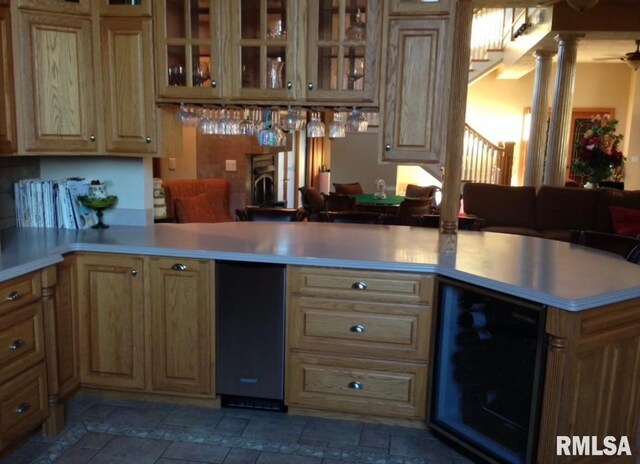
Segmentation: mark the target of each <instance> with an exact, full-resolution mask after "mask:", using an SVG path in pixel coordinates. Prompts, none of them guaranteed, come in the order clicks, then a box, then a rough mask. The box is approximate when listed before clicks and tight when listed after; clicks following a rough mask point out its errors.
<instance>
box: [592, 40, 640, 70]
mask: <svg viewBox="0 0 640 464" xmlns="http://www.w3.org/2000/svg"><path fill="white" fill-rule="evenodd" d="M613 60H615V61H617V60H622V61H624V62H625V63H627V65H628V66H629V67H630V68H631V69H633V70H634V71H637V70H638V69H639V68H640V40H636V49H635V51H633V52H629V53H625V55H624V56H612V57H609V58H595V59H594V61H613Z"/></svg>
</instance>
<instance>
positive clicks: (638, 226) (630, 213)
mask: <svg viewBox="0 0 640 464" xmlns="http://www.w3.org/2000/svg"><path fill="white" fill-rule="evenodd" d="M609 213H610V214H611V222H612V223H613V230H614V232H615V233H616V234H619V235H627V236H629V237H637V236H638V234H640V210H638V209H633V208H624V207H622V206H609Z"/></svg>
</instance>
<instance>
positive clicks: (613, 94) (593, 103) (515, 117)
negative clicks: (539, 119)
mask: <svg viewBox="0 0 640 464" xmlns="http://www.w3.org/2000/svg"><path fill="white" fill-rule="evenodd" d="M555 72H556V68H555V64H554V66H553V69H552V71H551V83H550V86H549V87H550V96H551V97H550V98H551V99H553V91H554V89H555ZM632 73H633V71H632V70H631V69H630V68H629V67H628V66H626V65H625V64H624V63H619V64H618V63H606V64H589V63H579V64H578V65H577V68H576V84H575V90H574V100H573V107H574V108H615V117H616V119H618V121H620V123H619V124H618V131H619V132H623V131H624V130H625V126H626V124H627V119H628V116H627V114H628V110H629V103H628V102H629V89H630V87H631V78H632ZM532 95H533V72H531V73H529V74H527V75H526V76H524V77H522V78H521V79H518V80H499V79H496V73H495V72H494V73H491V74H489V75H488V76H486V77H485V78H483V79H481V80H480V81H479V82H477V83H475V84H473V85H471V86H470V87H469V94H468V99H467V115H466V120H467V123H468V124H469V125H470V126H471V127H473V128H474V129H475V130H477V131H478V132H480V133H481V134H482V135H484V136H485V137H487V138H488V139H489V140H491V141H492V142H494V143H497V142H499V141H512V142H516V147H515V158H516V159H515V161H514V170H513V171H514V180H513V181H512V183H513V184H520V183H521V179H517V178H516V175H517V174H518V173H519V172H520V171H521V169H520V167H521V163H522V161H523V158H522V154H521V153H520V145H521V143H520V142H521V141H522V138H523V137H522V135H523V134H522V129H523V115H524V111H525V108H528V107H529V108H530V107H531V97H532ZM550 104H551V102H550ZM624 153H625V154H626V147H625V151H624ZM631 175H633V176H635V174H631ZM629 180H630V181H631V179H629Z"/></svg>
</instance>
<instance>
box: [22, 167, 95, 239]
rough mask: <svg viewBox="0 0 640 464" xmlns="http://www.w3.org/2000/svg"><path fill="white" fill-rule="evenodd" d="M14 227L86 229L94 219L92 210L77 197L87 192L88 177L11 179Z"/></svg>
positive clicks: (92, 223) (93, 222)
mask: <svg viewBox="0 0 640 464" xmlns="http://www.w3.org/2000/svg"><path fill="white" fill-rule="evenodd" d="M13 187H14V194H15V202H16V226H17V227H56V228H60V229H86V228H88V227H90V226H92V225H94V224H95V223H96V219H95V217H94V214H93V213H92V212H91V211H90V210H89V209H88V208H86V207H85V206H84V205H83V204H82V203H81V202H80V201H79V200H78V197H79V196H82V195H87V193H88V192H89V181H87V180H85V179H83V178H70V179H66V180H43V179H23V180H20V181H18V182H16V183H14V186H13Z"/></svg>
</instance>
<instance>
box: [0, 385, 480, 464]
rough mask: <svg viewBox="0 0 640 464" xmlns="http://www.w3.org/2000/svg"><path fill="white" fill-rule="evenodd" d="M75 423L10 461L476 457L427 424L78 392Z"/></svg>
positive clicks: (453, 460) (333, 463) (336, 463)
mask: <svg viewBox="0 0 640 464" xmlns="http://www.w3.org/2000/svg"><path fill="white" fill-rule="evenodd" d="M67 424H68V425H67V427H66V429H65V430H64V431H63V433H61V434H60V435H59V436H57V437H45V436H43V435H42V433H41V432H38V433H36V434H34V435H33V436H31V437H30V438H29V439H28V440H27V441H26V442H24V444H23V445H22V446H20V447H19V448H18V449H16V450H15V451H13V452H12V453H11V454H9V455H8V456H6V457H5V458H4V459H2V460H1V461H0V462H1V463H2V464H27V463H38V464H46V463H57V464H85V463H91V464H103V463H105V464H106V463H109V464H115V463H117V464H128V463H131V464H147V463H149V464H196V463H222V464H347V463H367V464H427V463H429V464H431V463H434V464H468V463H471V461H470V460H468V459H467V458H465V457H463V456H462V455H460V454H459V453H458V452H456V451H454V450H453V449H451V448H450V447H448V446H447V445H446V444H444V443H443V442H441V441H440V440H438V439H436V438H435V437H434V436H433V435H431V433H429V432H428V431H426V430H418V429H412V428H406V427H391V426H387V425H377V424H370V423H364V422H355V421H346V420H329V419H319V418H312V417H305V416H295V415H288V414H282V413H275V412H266V411H250V410H242V409H229V408H224V409H207V408H197V407H192V406H178V405H170V404H162V403H147V402H139V401H128V400H117V399H105V398H96V397H91V396H76V397H75V398H74V399H73V400H71V401H70V402H69V407H68V422H67Z"/></svg>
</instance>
